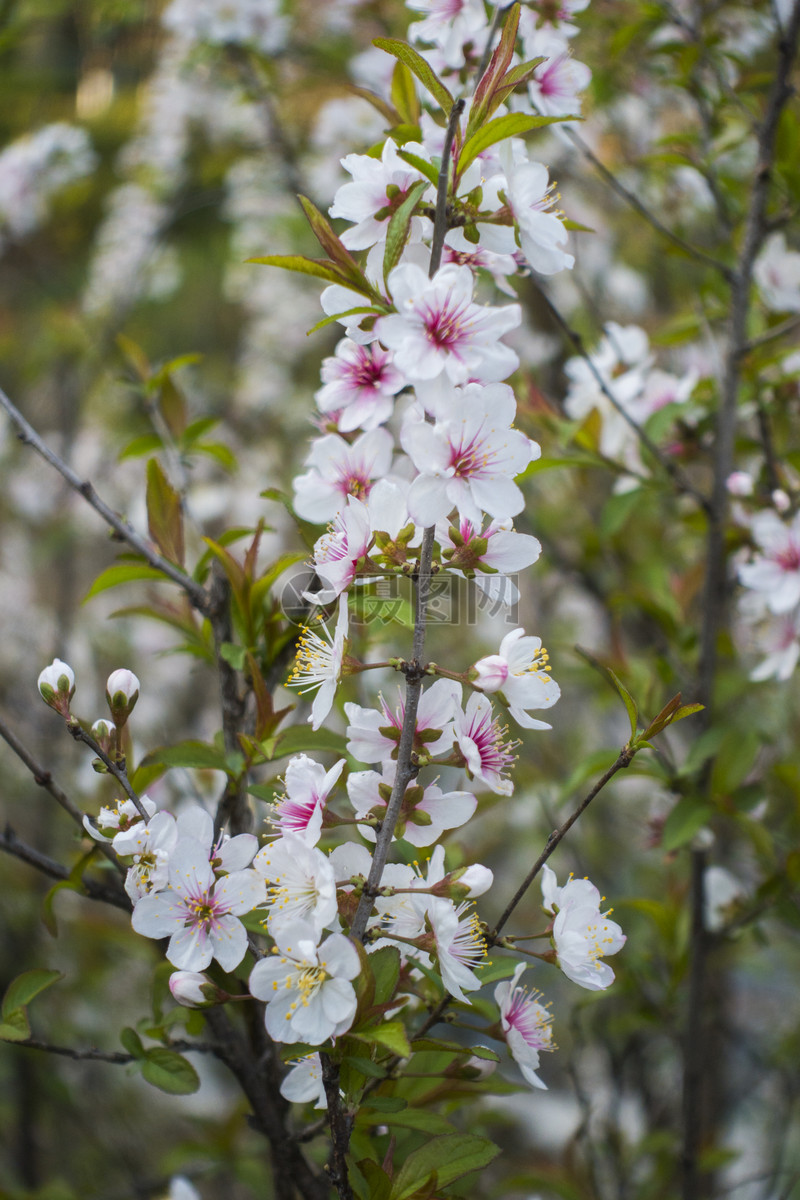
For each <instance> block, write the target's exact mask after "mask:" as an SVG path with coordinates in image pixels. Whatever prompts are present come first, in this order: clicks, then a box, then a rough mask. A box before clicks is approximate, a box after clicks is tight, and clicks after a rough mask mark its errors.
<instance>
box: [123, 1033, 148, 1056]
mask: <svg viewBox="0 0 800 1200" xmlns="http://www.w3.org/2000/svg"><path fill="white" fill-rule="evenodd" d="M119 1040H120V1041H121V1042H122V1045H123V1046H124V1048H125V1049H126V1050H127V1051H128V1054H132V1055H133V1057H134V1058H143V1057H144V1046H143V1045H142V1039H141V1038H140V1037H139V1035H138V1033H137V1032H136V1030H135V1029H131V1027H130V1025H128V1026H126V1027H125V1029H122V1030H120V1035H119Z"/></svg>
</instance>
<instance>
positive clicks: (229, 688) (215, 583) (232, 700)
mask: <svg viewBox="0 0 800 1200" xmlns="http://www.w3.org/2000/svg"><path fill="white" fill-rule="evenodd" d="M208 619H209V621H210V623H211V631H212V634H213V636H214V657H215V659H216V665H217V672H218V674H219V691H220V704H221V708H222V736H223V740H224V743H225V753H226V754H236V753H241V747H240V745H239V732H240V730H241V725H242V720H243V718H244V708H245V705H244V699H243V697H242V695H241V693H240V691H239V672H238V671H236V670H235V668H234V667H232V666H231V664H230V663H229V662H228V661H227V660H226V659H225V658H224V657H223V655H222V647H223V645H224V644H225V643H226V642H231V641H233V622H232V619H231V587H230V584H229V582H228V579H227V576H226V575H225V573H224V571H223V570H222V568H221V567H220V565H219V564H218V563H215V564H214V567H213V570H212V574H211V587H210V589H209V595H208ZM226 824H229V825H230V830H231V833H234V834H236V833H249V832H250V830H251V829H252V827H253V814H252V812H251V810H250V807H249V805H248V803H247V798H246V793H245V779H244V778H241V779H233V778H229V779H228V781H227V783H226V784H225V791H224V792H223V793H222V797H221V799H220V801H219V804H218V805H217V813H216V817H215V819H214V833H215V835H219V833H220V831H221V830H222V828H223V826H224V825H226Z"/></svg>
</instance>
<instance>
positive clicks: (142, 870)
mask: <svg viewBox="0 0 800 1200" xmlns="http://www.w3.org/2000/svg"><path fill="white" fill-rule="evenodd" d="M177 838H178V826H177V823H176V821H175V818H174V817H173V816H172V814H171V813H168V812H157V813H155V814H154V815H153V816H151V817H150V819H149V820H148V821H147V822H146V823H145V822H144V821H137V822H136V823H135V824H134V825H132V826H131V827H130V828H129V829H125V830H121V831H120V832H119V833H117V834H115V836H114V838H113V839H112V843H111V844H112V845H113V847H114V849H115V850H116V852H117V854H119V855H121V856H122V857H127V856H130V857H132V858H133V866H132V867H131V868H130V870H129V871H128V874H127V875H126V877H125V891H126V892H127V893H128V895H129V896H130V898H131V900H132V901H133V903H134V904H135V903H136V901H137V900H141V898H142V896H146V895H147V894H148V892H160V891H163V889H164V888H165V887H166V886H167V885H168V883H169V856H170V853H171V851H172V849H173V847H174V846H175V843H176V841H177Z"/></svg>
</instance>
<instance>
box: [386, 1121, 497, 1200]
mask: <svg viewBox="0 0 800 1200" xmlns="http://www.w3.org/2000/svg"><path fill="white" fill-rule="evenodd" d="M499 1153H500V1147H499V1146H496V1145H495V1144H494V1142H490V1141H489V1139H488V1138H482V1137H476V1136H473V1135H471V1134H468V1133H448V1134H445V1135H444V1136H443V1137H435V1138H432V1139H431V1140H430V1141H429V1142H428V1143H427V1144H426V1145H424V1146H421V1147H420V1149H419V1150H414V1151H412V1153H411V1154H409V1156H408V1158H407V1159H406V1160H405V1162H404V1163H403V1165H402V1167H401V1168H400V1170H399V1171H398V1172H397V1174H396V1175H395V1177H394V1180H393V1181H392V1191H391V1200H407V1198H408V1197H410V1196H413V1195H414V1193H415V1192H417V1191H419V1190H420V1189H421V1188H422V1187H423V1186H424V1185H425V1184H426V1183H427V1182H428V1180H430V1179H431V1178H432V1176H434V1175H435V1177H436V1182H435V1186H436V1190H437V1191H439V1190H441V1189H442V1188H445V1187H447V1186H448V1185H449V1184H451V1183H453V1182H454V1181H455V1180H456V1179H460V1178H461V1176H462V1175H468V1174H469V1172H470V1171H477V1170H480V1168H481V1167H485V1166H488V1164H489V1163H490V1162H491V1161H492V1160H493V1159H495V1158H496V1157H497V1155H498V1154H499Z"/></svg>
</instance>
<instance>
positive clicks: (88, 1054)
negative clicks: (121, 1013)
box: [7, 1038, 216, 1066]
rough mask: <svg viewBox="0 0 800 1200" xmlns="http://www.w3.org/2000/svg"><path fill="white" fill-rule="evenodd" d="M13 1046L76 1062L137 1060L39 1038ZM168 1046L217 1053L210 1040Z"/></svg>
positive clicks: (118, 1054) (176, 1048)
mask: <svg viewBox="0 0 800 1200" xmlns="http://www.w3.org/2000/svg"><path fill="white" fill-rule="evenodd" d="M7 1044H8V1045H12V1046H21V1047H22V1048H23V1049H24V1050H44V1051H45V1052H46V1053H47V1054H59V1055H61V1056H62V1057H63V1058H72V1059H74V1060H75V1061H76V1062H106V1063H115V1064H119V1065H120V1066H125V1065H127V1064H128V1063H132V1062H136V1061H137V1057H136V1055H135V1054H124V1053H123V1052H122V1051H116V1050H97V1049H96V1048H95V1047H90V1048H89V1049H86V1050H78V1049H76V1048H75V1047H74V1046H54V1045H52V1043H50V1042H42V1041H40V1040H39V1039H38V1038H28V1039H27V1040H26V1041H24V1042H10V1043H7ZM167 1047H168V1049H170V1050H177V1051H179V1052H180V1053H182V1054H183V1053H186V1052H188V1051H192V1050H195V1051H197V1053H198V1054H215V1053H216V1047H215V1046H212V1045H211V1044H210V1043H209V1042H185V1041H177V1042H168V1043H167Z"/></svg>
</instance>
